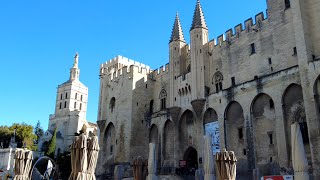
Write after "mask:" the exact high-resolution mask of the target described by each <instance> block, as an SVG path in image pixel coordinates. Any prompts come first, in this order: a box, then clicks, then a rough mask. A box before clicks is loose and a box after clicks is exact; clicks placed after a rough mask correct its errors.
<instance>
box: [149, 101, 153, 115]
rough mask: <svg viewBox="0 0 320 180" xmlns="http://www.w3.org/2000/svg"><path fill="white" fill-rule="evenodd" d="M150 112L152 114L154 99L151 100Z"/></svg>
mask: <svg viewBox="0 0 320 180" xmlns="http://www.w3.org/2000/svg"><path fill="white" fill-rule="evenodd" d="M149 112H150V114H152V113H153V100H151V101H150V106H149Z"/></svg>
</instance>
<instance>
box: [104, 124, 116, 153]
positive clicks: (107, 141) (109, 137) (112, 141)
mask: <svg viewBox="0 0 320 180" xmlns="http://www.w3.org/2000/svg"><path fill="white" fill-rule="evenodd" d="M103 144H104V151H105V155H106V157H108V156H111V155H113V154H114V152H115V145H116V128H115V126H114V124H113V123H112V122H110V123H109V124H108V126H107V128H106V130H105V133H104V143H103Z"/></svg>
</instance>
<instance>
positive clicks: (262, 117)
mask: <svg viewBox="0 0 320 180" xmlns="http://www.w3.org/2000/svg"><path fill="white" fill-rule="evenodd" d="M251 117H252V128H253V134H255V136H254V137H253V143H254V148H255V160H256V164H257V166H258V168H259V169H261V173H262V174H261V175H263V176H266V175H268V174H272V173H273V172H274V171H273V170H274V167H273V166H274V163H273V161H276V162H277V161H278V157H277V155H278V153H277V151H278V149H277V141H276V115H275V109H274V102H273V100H272V98H271V97H270V96H269V95H268V94H265V93H260V94H258V95H257V96H256V97H255V98H254V99H253V101H252V103H251ZM267 160H269V161H267Z"/></svg>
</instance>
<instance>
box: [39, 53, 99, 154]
mask: <svg viewBox="0 0 320 180" xmlns="http://www.w3.org/2000/svg"><path fill="white" fill-rule="evenodd" d="M78 63H79V55H78V53H77V54H76V55H75V56H74V63H73V66H72V67H71V69H70V77H69V80H68V81H66V82H65V83H63V84H61V85H59V86H58V89H57V95H56V105H55V113H54V114H52V115H50V117H49V126H48V131H47V132H46V133H45V135H44V136H43V137H42V138H41V139H40V142H39V148H42V146H43V144H44V143H45V142H49V140H50V139H51V137H52V135H53V132H54V130H55V129H57V135H56V136H57V145H56V153H59V152H64V151H69V146H70V145H71V143H72V140H73V138H74V137H75V136H74V135H75V133H79V131H80V130H81V129H82V127H83V126H84V125H85V126H86V127H87V133H89V131H91V132H94V131H95V130H96V129H97V126H96V125H95V124H93V123H88V122H87V120H86V112H87V101H88V88H87V87H86V86H85V85H83V84H82V83H81V82H80V80H79V75H80V69H79V67H78ZM39 150H43V148H42V149H39Z"/></svg>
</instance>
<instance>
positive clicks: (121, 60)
mask: <svg viewBox="0 0 320 180" xmlns="http://www.w3.org/2000/svg"><path fill="white" fill-rule="evenodd" d="M131 65H134V66H137V67H141V68H145V69H150V67H149V66H147V65H145V64H143V63H140V62H138V61H134V60H132V59H129V58H126V57H123V56H120V55H119V56H116V57H114V58H113V59H111V60H109V61H107V62H105V63H103V64H101V67H100V69H102V68H104V69H106V70H108V71H110V70H111V69H112V68H114V69H115V70H118V69H121V68H122V67H124V66H128V67H129V66H131Z"/></svg>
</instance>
